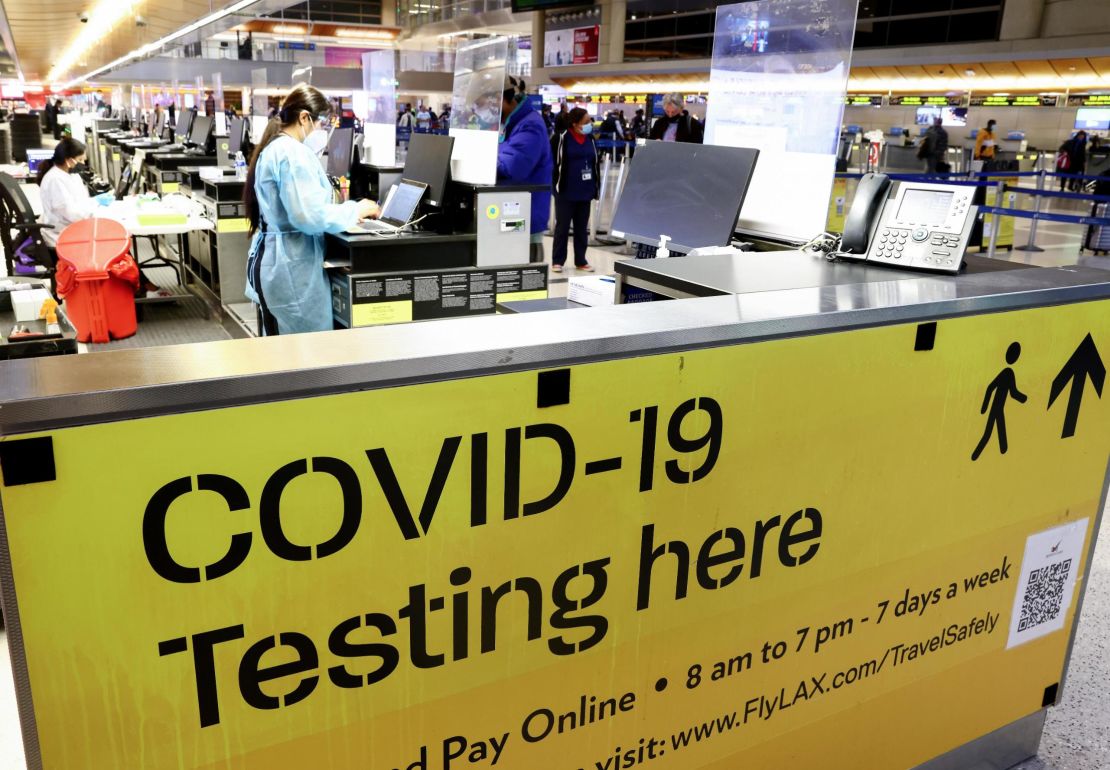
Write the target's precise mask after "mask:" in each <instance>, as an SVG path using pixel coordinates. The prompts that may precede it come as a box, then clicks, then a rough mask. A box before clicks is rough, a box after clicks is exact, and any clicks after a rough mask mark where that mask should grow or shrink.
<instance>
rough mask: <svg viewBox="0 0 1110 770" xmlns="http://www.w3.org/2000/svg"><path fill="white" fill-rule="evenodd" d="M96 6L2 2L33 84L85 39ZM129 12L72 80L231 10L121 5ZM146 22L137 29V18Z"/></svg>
mask: <svg viewBox="0 0 1110 770" xmlns="http://www.w3.org/2000/svg"><path fill="white" fill-rule="evenodd" d="M97 2H98V0H4V10H5V12H6V13H7V16H8V23H9V24H10V26H11V29H12V38H13V39H14V41H15V45H16V53H17V55H18V56H19V60H20V63H21V64H22V66H23V71H24V74H25V76H26V77H27V79H29V80H42V79H44V78H46V76H47V73H48V72H49V71H50V68H51V66H52V64H53V63H54V62H55V61H57V60H59V59H61V58H62V56H63V54H64V53H65V51H66V49H67V48H68V47H69V46H70V44H71V43H72V42H73V41H74V39H75V38H76V37H77V36H78V35H79V34H81V31H82V29H83V28H84V25H83V24H82V23H81V21H80V19H79V18H78V17H79V16H80V14H81V13H89V12H91V11H93V9H94V8H95V7H96V5H97ZM119 2H123V3H128V4H129V5H130V7H131V11H130V13H129V14H127V15H126V16H125V17H124V18H123V19H122V20H121V21H120V23H119V25H117V26H116V28H115V29H113V30H112V31H111V32H110V33H109V34H107V35H105V36H104V37H103V38H101V40H99V41H98V42H97V43H95V44H94V45H93V46H92V47H91V48H90V49H89V51H88V53H87V54H86V55H85V56H83V57H82V58H81V60H80V61H79V62H78V64H77V65H75V66H74V68H73V71H72V72H70V73H69V77H73V76H76V75H80V74H82V73H84V72H87V71H88V70H91V69H96V68H97V67H100V66H102V65H104V64H107V63H108V62H110V61H113V60H115V59H118V58H119V57H120V56H123V55H125V54H127V53H130V52H131V51H133V50H135V49H136V48H138V47H140V46H143V45H146V44H147V43H152V42H154V41H155V40H157V39H159V38H161V37H164V36H166V35H168V34H170V33H171V32H173V31H174V30H176V29H179V28H180V27H182V26H184V25H186V24H189V23H191V22H193V21H195V20H196V19H199V18H201V17H202V16H205V15H207V14H209V13H211V12H212V11H213V10H216V9H218V8H220V7H223V6H226V5H229V4H230V0H221V1H220V2H216V3H213V4H212V5H209V3H208V2H207V0H119ZM136 16H142V17H143V19H144V20H145V21H146V24H145V26H142V27H139V26H138V25H137V24H136V23H135V17H136Z"/></svg>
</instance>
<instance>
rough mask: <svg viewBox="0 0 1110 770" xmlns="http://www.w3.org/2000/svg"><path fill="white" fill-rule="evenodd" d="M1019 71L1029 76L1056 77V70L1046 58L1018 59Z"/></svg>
mask: <svg viewBox="0 0 1110 770" xmlns="http://www.w3.org/2000/svg"><path fill="white" fill-rule="evenodd" d="M1014 64H1016V65H1017V68H1018V71H1019V72H1020V73H1021V74H1022V75H1024V76H1025V77H1027V78H1054V77H1056V70H1054V69H1052V65H1051V64H1049V63H1048V62H1047V61H1045V60H1043V59H1042V60H1039V61H1016V62H1014Z"/></svg>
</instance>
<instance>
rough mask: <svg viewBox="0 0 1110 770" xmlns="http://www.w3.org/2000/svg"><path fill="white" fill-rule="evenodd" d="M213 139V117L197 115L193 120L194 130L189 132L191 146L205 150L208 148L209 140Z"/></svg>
mask: <svg viewBox="0 0 1110 770" xmlns="http://www.w3.org/2000/svg"><path fill="white" fill-rule="evenodd" d="M211 138H212V116H211V115H197V116H196V117H195V118H193V128H192V130H191V131H190V132H189V144H191V145H193V146H194V147H200V148H202V149H203V148H205V147H207V146H208V140H209V139H211Z"/></svg>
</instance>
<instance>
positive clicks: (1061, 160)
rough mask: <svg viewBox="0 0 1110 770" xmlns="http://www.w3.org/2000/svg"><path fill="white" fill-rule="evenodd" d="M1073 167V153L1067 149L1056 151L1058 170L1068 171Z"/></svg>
mask: <svg viewBox="0 0 1110 770" xmlns="http://www.w3.org/2000/svg"><path fill="white" fill-rule="evenodd" d="M1069 168H1071V154H1070V153H1068V151H1067V150H1061V151H1060V152H1058V153H1056V170H1057V171H1067V170H1068V169H1069Z"/></svg>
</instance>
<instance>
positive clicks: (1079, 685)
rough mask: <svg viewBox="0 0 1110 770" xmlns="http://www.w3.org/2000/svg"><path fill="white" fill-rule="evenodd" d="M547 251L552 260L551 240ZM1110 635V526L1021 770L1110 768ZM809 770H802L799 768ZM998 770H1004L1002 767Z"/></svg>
mask: <svg viewBox="0 0 1110 770" xmlns="http://www.w3.org/2000/svg"><path fill="white" fill-rule="evenodd" d="M1024 224H1025V223H1024V221H1021V220H1019V221H1018V223H1017V237H1016V242H1017V243H1024V242H1025V239H1026V234H1027V229H1026V227H1025V226H1024ZM1079 239H1080V235H1079V233H1078V232H1077V229H1076V228H1074V227H1071V226H1068V225H1058V224H1048V225H1042V226H1041V227H1040V229H1039V233H1038V236H1037V243H1038V244H1039V245H1041V246H1042V247H1044V248H1045V251H1044V252H1043V253H1040V254H1037V255H1030V254H1029V253H1027V252H1022V251H1014V252H1000V253H999V255H998V257H999V258H1001V259H1013V260H1018V261H1035V262H1036V263H1037V264H1074V263H1075V262H1076V261H1077V255H1078V246H1079ZM545 246H546V253H547V254H548V259H549V260H550V254H551V242H550V239H548V240H547V243H546V244H545ZM616 251H617V249H615V248H605V249H600V248H591V249H590V251H589V252H588V255H587V258H588V259H589V261H590V262H591V264H593V265H594V267H595V268H596V270H597V273H598V274H608V273H612V270H613V262H614V261H615V260H617V259H621V258H625V257H623V256H622V255H620V254H617V253H615V252H616ZM1080 261H1082V262H1083V263H1084V264H1089V265H1094V266H1097V267H1104V268H1106V269H1110V257H1089V256H1088V257H1083V258H1082V259H1081V260H1080ZM576 274H581V273H576V272H575V271H570V270H568V271H567V272H565V273H563V274H561V275H552V282H551V295H552V296H565V295H566V287H567V283H566V281H567V279H568V278H569V277H570V276H573V275H576ZM1108 638H1110V527H1107V528H1106V529H1104V531H1103V534H1102V537H1101V538H1100V541H1099V544H1098V549H1097V550H1096V552H1095V559H1094V563H1093V564H1092V567H1091V575H1090V582H1089V587H1088V591H1087V598H1086V602H1085V604H1084V607H1083V615H1082V620H1081V621H1080V625H1079V634H1078V637H1077V639H1076V643H1075V648H1074V651H1073V657H1072V660H1071V667H1070V669H1069V673H1068V679H1067V684H1066V687H1065V689H1064V697H1063V703H1062V704H1061V705H1060V706H1059V707H1057V708H1054V709H1051V710H1050V712H1049V717H1048V723H1047V725H1046V728H1045V733H1044V739H1043V742H1042V745H1041V752H1040V756H1039V758H1037V759H1035V760H1031V761H1030V762H1027V763H1025V764H1024V765H1022V766H1021V770H1110V695H1108V694H1107V693H1108V689H1107V667H1106V659H1105V657H1104V656H1105V650H1106V648H1107V639H1108ZM0 659H2V660H3V661H5V662H4V663H0V770H22V769H23V768H24V763H23V752H22V748H21V740H20V732H19V721H18V717H17V713H16V705H15V692H14V685H13V682H12V678H11V671H10V669H9V668H8V666H7V665H6V661H7V659H8V656H7V638H6V636H5V634H4V633H3V632H0ZM799 770H802V769H799ZM994 770H997V769H994Z"/></svg>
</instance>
